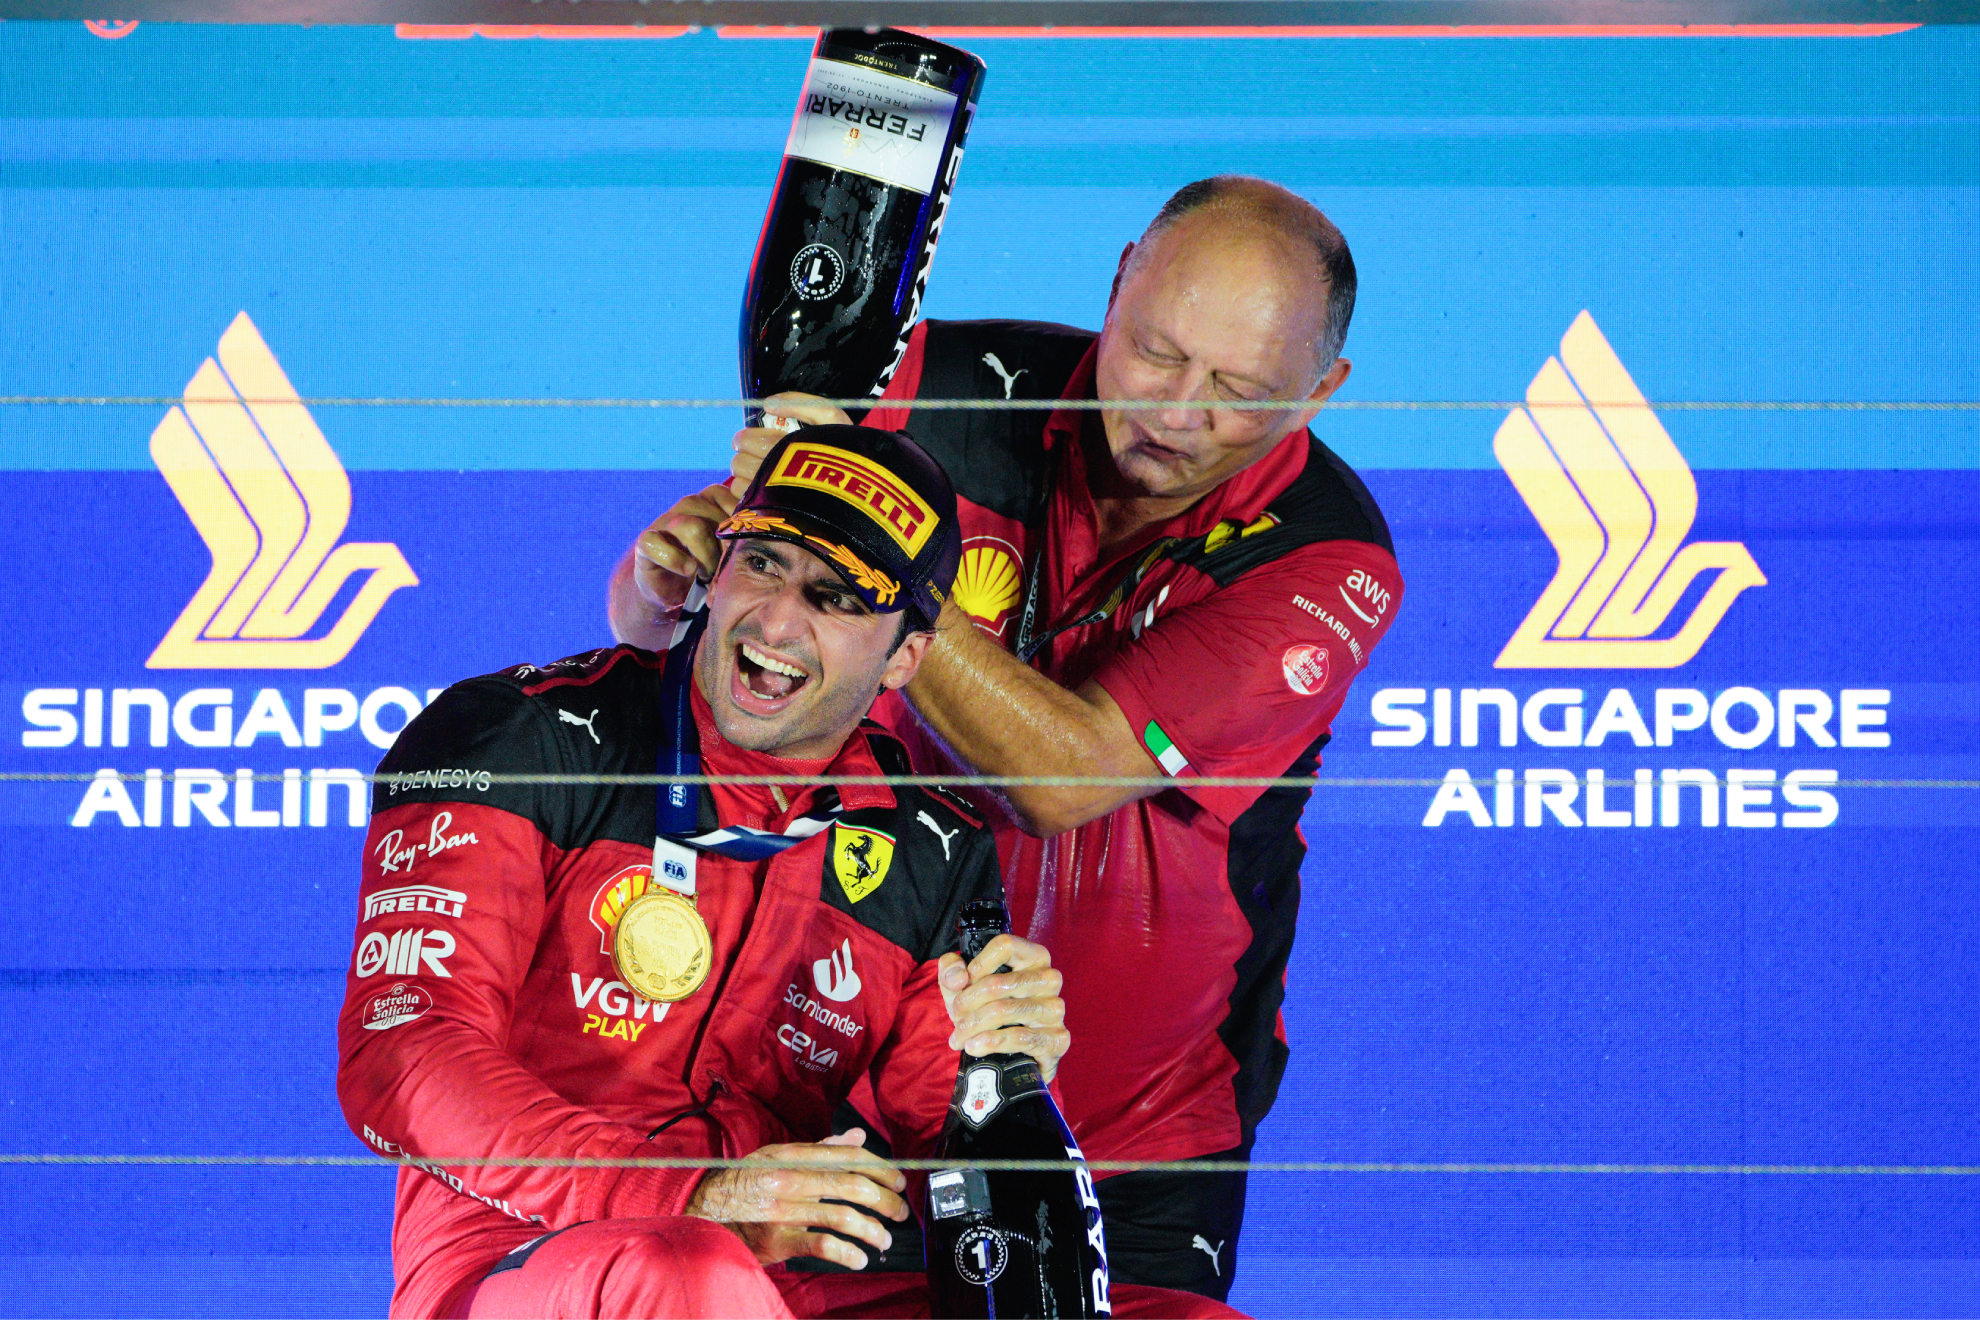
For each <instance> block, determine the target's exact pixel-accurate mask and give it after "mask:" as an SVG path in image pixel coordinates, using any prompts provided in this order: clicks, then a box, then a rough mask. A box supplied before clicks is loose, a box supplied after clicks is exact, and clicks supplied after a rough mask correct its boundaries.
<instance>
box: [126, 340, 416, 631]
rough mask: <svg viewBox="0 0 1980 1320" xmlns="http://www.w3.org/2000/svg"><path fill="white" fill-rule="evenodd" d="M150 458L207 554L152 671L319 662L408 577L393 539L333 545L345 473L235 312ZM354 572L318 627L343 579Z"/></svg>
mask: <svg viewBox="0 0 1980 1320" xmlns="http://www.w3.org/2000/svg"><path fill="white" fill-rule="evenodd" d="M151 457H152V461H153V462H154V463H156V464H157V465H158V470H159V472H160V473H162V474H163V475H164V477H165V482H166V484H167V485H169V486H170V487H171V488H172V493H173V494H174V495H176V496H177V497H178V499H179V503H180V505H181V506H183V507H184V509H185V511H186V516H187V517H188V518H190V519H192V524H193V527H194V528H195V529H196V530H197V531H198V532H199V535H200V539H201V540H203V541H205V542H206V548H207V550H208V551H209V552H210V553H211V554H212V556H213V568H212V570H211V572H209V573H208V574H207V578H206V581H205V582H203V583H202V584H201V585H200V587H199V589H198V590H197V591H195V592H194V593H193V596H192V599H191V600H190V601H189V602H187V604H186V607H185V609H184V610H183V611H181V612H180V614H179V617H178V618H177V619H176V620H175V621H174V622H173V624H172V626H171V627H170V628H169V629H167V630H166V633H165V638H164V640H163V641H161V642H159V644H158V648H157V649H156V650H155V651H153V652H152V653H151V658H150V659H148V660H146V661H145V664H146V666H147V667H149V668H152V669H324V668H328V667H329V666H331V665H334V664H336V663H337V662H338V661H340V660H342V659H343V658H344V657H345V656H346V655H348V654H350V651H351V648H352V647H353V646H355V645H356V644H357V640H358V638H359V637H361V636H363V635H364V631H365V629H366V628H368V627H370V626H371V621H372V620H373V619H374V618H376V617H377V616H378V612H379V611H380V610H381V609H383V608H384V606H385V601H386V598H387V597H389V596H390V595H391V594H392V593H393V592H395V591H397V590H399V589H400V588H401V587H411V586H416V585H418V583H419V578H418V576H417V575H416V574H415V573H414V572H413V571H412V566H411V565H409V564H408V563H407V562H406V557H405V556H404V555H403V554H401V553H400V552H399V548H398V547H397V546H396V545H392V544H389V543H385V542H362V543H352V544H348V545H339V544H338V541H339V540H340V539H341V538H342V537H343V535H344V528H345V526H346V525H347V524H348V523H349V521H350V514H351V483H350V478H349V477H348V476H346V475H345V472H344V467H343V464H342V463H340V462H339V461H338V459H337V454H336V451H335V450H333V449H331V447H330V442H329V441H328V440H326V439H324V437H323V432H322V431H320V430H319V429H318V428H317V425H316V421H315V419H314V418H313V417H311V416H310V413H309V409H308V408H306V407H304V406H303V402H302V399H301V397H300V396H299V395H298V394H297V393H296V391H295V388H294V386H292V385H291V384H290V383H289V378H288V377H287V376H286V375H285V374H283V371H282V368H281V365H280V364H279V363H277V362H276V360H275V355H274V353H272V352H271V351H270V350H269V348H268V345H267V343H266V341H264V340H263V339H262V337H261V333H260V331H258V330H256V329H255V326H254V323H253V322H252V321H250V320H249V319H248V315H247V313H246V312H242V313H241V314H240V315H239V316H236V317H235V318H234V323H233V324H232V325H230V326H229V327H228V328H227V331H226V333H225V334H223V335H221V336H220V348H219V353H218V355H217V360H216V359H215V358H208V359H207V360H206V361H205V363H203V364H202V365H201V366H200V369H199V370H198V371H197V372H195V373H194V375H193V378H192V380H191V381H190V382H189V383H188V384H187V386H186V392H185V398H184V400H183V402H182V403H181V404H180V405H178V406H176V407H174V408H173V409H172V410H171V411H170V412H168V413H167V414H166V415H165V420H164V421H162V422H160V423H159V424H158V428H157V429H156V430H155V431H153V432H152V435H151ZM360 573H362V574H365V575H366V577H365V578H364V581H363V583H362V585H361V586H360V587H359V588H358V592H357V595H356V596H355V597H354V598H353V599H352V600H351V602H350V604H349V605H348V606H346V607H345V609H344V612H343V614H342V615H341V616H339V617H338V618H337V619H336V620H335V622H334V623H332V624H331V625H330V627H329V628H328V630H327V631H324V632H322V633H321V635H320V636H311V634H312V633H314V632H317V631H318V625H319V624H321V623H322V622H323V621H324V614H325V612H326V611H327V610H328V609H329V607H330V605H331V604H332V602H333V601H335V600H336V598H337V596H338V594H339V592H341V591H342V589H343V587H344V584H345V583H346V582H348V581H349V580H350V579H351V578H353V577H355V576H356V575H358V574H360Z"/></svg>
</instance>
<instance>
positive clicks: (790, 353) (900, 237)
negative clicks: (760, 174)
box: [742, 28, 984, 425]
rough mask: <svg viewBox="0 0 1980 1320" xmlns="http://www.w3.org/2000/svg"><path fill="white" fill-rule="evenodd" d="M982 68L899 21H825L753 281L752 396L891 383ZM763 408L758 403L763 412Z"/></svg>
mask: <svg viewBox="0 0 1980 1320" xmlns="http://www.w3.org/2000/svg"><path fill="white" fill-rule="evenodd" d="M983 68H984V66H983V61H982V60H979V59H978V58H976V56H974V55H972V54H970V53H969V52H968V51H965V50H957V49H956V48H955V47H953V46H945V45H943V44H942V43H941V42H938V41H930V40H929V39H928V38H926V37H920V36H916V35H914V34H913V33H911V32H899V31H895V30H894V29H892V28H879V29H876V30H866V29H861V28H828V29H826V30H825V31H824V32H821V33H820V34H819V36H818V43H817V45H816V46H814V47H813V48H812V52H811V65H810V68H809V70H808V72H807V73H806V76H805V82H804V91H803V93H802V94H801V95H800V96H799V97H798V107H797V114H796V115H795V116H794V117H793V118H792V120H791V133H790V138H789V140H788V141H786V142H785V144H784V163H783V168H782V170H781V171H779V173H778V175H777V186H776V188H775V189H774V190H773V191H772V192H771V194H770V211H769V214H768V215H766V216H765V217H764V221H763V232H762V234H760V235H759V236H758V238H757V240H756V255H755V257H754V258H753V259H752V260H751V262H750V269H749V287H748V288H747V290H745V292H744V294H743V306H742V390H743V394H744V395H745V396H746V397H748V398H752V399H760V398H762V397H764V396H765V395H768V394H774V393H776V392H777V391H779V390H802V391H804V392H806V393H809V394H819V395H823V396H825V397H826V398H861V397H872V396H877V395H878V394H879V393H880V392H881V391H882V390H884V389H886V388H887V382H888V381H890V380H892V379H893V376H894V371H895V369H896V368H897V367H899V366H900V364H901V358H902V357H903V355H905V354H906V352H907V344H908V331H909V330H910V329H912V328H913V326H914V323H915V322H916V321H917V320H919V319H920V316H921V299H922V295H923V293H924V291H925V290H926V289H927V287H928V270H929V266H930V265H931V264H932V263H933V261H934V259H935V242H936V239H938V238H939V237H940V236H941V233H942V219H943V217H944V215H946V214H947V212H948V207H949V194H950V192H951V190H952V189H953V188H954V186H955V181H956V169H957V167H958V166H959V165H960V164H961V163H962V152H963V137H964V135H965V134H967V133H968V131H969V121H970V116H971V114H972V113H973V112H974V111H975V108H976V97H977V93H978V91H979V90H980V89H981V88H982V86H983ZM761 416H762V414H761V412H760V410H757V409H750V410H749V421H750V424H751V425H755V424H757V423H758V422H759V421H760V420H761Z"/></svg>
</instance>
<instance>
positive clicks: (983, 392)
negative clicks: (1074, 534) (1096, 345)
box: [903, 321, 1095, 524]
mask: <svg viewBox="0 0 1980 1320" xmlns="http://www.w3.org/2000/svg"><path fill="white" fill-rule="evenodd" d="M927 325H928V333H927V335H926V336H925V337H924V339H923V341H922V360H921V384H920V387H919V389H918V391H917V393H918V395H919V396H920V397H921V398H925V399H1036V400H1038V401H1039V404H1040V406H1039V408H1038V409H1037V410H1035V411H1034V410H1032V409H1023V410H1018V411H1008V412H1007V411H991V410H983V411H972V410H961V409H923V410H919V411H915V412H912V413H910V414H909V416H908V421H907V425H906V426H905V427H904V428H903V429H904V430H905V431H907V433H908V434H909V435H911V436H913V437H914V438H915V439H916V440H917V441H919V442H920V443H921V444H922V445H923V446H924V447H925V448H926V449H927V450H928V452H929V453H931V454H933V455H934V456H935V458H936V460H937V461H938V462H940V463H941V464H942V467H943V469H944V470H945V471H947V472H948V474H949V480H950V481H951V482H952V483H954V485H955V488H956V494H958V495H960V496H962V497H963V498H964V499H966V500H969V501H970V502H971V503H973V504H977V505H980V506H981V507H983V508H986V509H989V510H990V511H991V512H992V513H996V514H999V515H1000V516H1002V517H1006V518H1013V519H1015V520H1017V521H1018V522H1021V523H1025V524H1031V523H1035V522H1037V521H1038V520H1039V518H1040V517H1041V516H1042V515H1043V513H1044V509H1045V491H1046V477H1047V475H1048V473H1049V468H1048V466H1047V464H1046V463H1045V461H1044V435H1045V423H1046V421H1047V420H1048V419H1050V417H1051V415H1052V411H1053V409H1054V408H1055V407H1056V406H1057V404H1058V402H1059V398H1060V396H1061V395H1062V394H1064V393H1065V388H1066V382H1067V381H1068V380H1070V379H1071V378H1072V374H1073V370H1074V369H1075V368H1076V367H1078V366H1079V361H1080V359H1081V358H1083V357H1084V356H1086V350H1087V348H1088V347H1089V346H1090V345H1091V344H1092V343H1093V340H1094V338H1095V336H1094V334H1093V332H1092V331H1091V330H1080V329H1076V328H1075V327H1073V326H1069V325H1054V324H1051V323H1049V322H1045V321H929V322H928V323H927Z"/></svg>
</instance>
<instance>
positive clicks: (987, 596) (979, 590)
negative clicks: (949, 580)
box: [956, 538, 1024, 635]
mask: <svg viewBox="0 0 1980 1320" xmlns="http://www.w3.org/2000/svg"><path fill="white" fill-rule="evenodd" d="M972 539H977V538H972ZM1023 585H1024V584H1023V581H1022V579H1021V578H1020V576H1019V573H1018V561H1017V555H1016V553H1015V552H1013V551H1012V550H1011V549H1010V548H1009V547H1008V546H1006V545H1005V544H1004V542H1002V541H991V542H989V543H988V544H978V545H972V546H970V547H969V548H968V549H967V550H964V551H963V557H962V564H961V566H960V567H958V568H957V570H956V604H957V606H959V607H960V608H961V609H962V612H963V613H965V614H967V615H969V616H970V617H971V618H973V619H980V620H982V621H983V622H984V623H987V624H992V625H994V624H996V623H997V621H998V620H1000V619H1001V618H1003V616H1004V614H1005V613H1006V612H1007V611H1008V610H1009V609H1010V608H1011V607H1012V606H1013V605H1016V604H1017V603H1018V595H1019V593H1020V592H1021V591H1022V589H1023ZM997 632H998V633H999V634H1000V635H1001V634H1002V632H1003V629H1002V628H998V629H997Z"/></svg>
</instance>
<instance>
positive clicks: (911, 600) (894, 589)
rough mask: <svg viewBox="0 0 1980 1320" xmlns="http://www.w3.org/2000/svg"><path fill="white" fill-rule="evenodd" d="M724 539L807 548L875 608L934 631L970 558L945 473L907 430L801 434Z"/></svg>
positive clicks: (769, 464)
mask: <svg viewBox="0 0 1980 1320" xmlns="http://www.w3.org/2000/svg"><path fill="white" fill-rule="evenodd" d="M715 534H716V535H717V536H719V537H721V538H722V539H724V540H735V539H737V538H740V537H764V538H768V539H770V540H776V541H790V542H793V543H795V544H797V545H801V546H803V547H804V548H805V549H807V550H809V551H811V552H812V553H813V554H815V555H817V556H818V557H819V558H821V559H823V560H824V561H825V562H826V563H828V564H830V565H831V566H832V567H833V568H834V569H836V570H838V574H839V576H840V577H842V578H844V579H845V580H846V585H848V586H850V587H851V588H852V589H853V590H854V591H856V592H858V593H859V596H860V599H862V600H864V601H865V602H866V603H867V604H868V605H871V606H872V607H873V608H874V609H875V610H877V611H879V612H880V613H882V614H892V613H894V612H896V611H898V610H902V609H908V608H913V609H914V610H916V611H918V612H919V613H920V615H921V622H922V623H923V624H924V625H931V626H932V625H933V623H934V621H935V617H936V616H937V615H938V614H940V613H941V612H942V602H943V601H945V600H947V599H948V598H949V592H950V590H951V589H952V588H953V587H954V586H955V581H956V565H957V564H958V562H960V560H961V558H962V532H961V529H960V528H959V526H958V525H957V522H956V494H955V491H954V490H953V489H952V488H951V487H950V485H949V477H948V474H947V473H945V472H944V471H942V465H941V464H940V463H937V462H936V461H935V460H934V459H933V458H931V457H930V456H929V454H928V451H927V450H925V449H923V448H922V447H921V446H920V445H918V444H916V443H915V442H914V441H913V440H911V439H909V438H908V437H907V436H905V435H902V434H901V433H900V432H898V431H879V430H874V429H872V428H870V427H865V426H807V427H804V428H801V429H799V430H796V431H793V432H791V433H790V435H788V436H786V437H785V438H784V439H783V440H781V441H779V442H778V443H777V447H776V448H775V449H772V450H771V451H770V453H769V456H768V457H766V458H765V459H764V460H763V466H762V467H761V468H759V469H757V473H756V479H755V480H754V481H752V482H751V483H750V486H749V489H748V490H746V491H744V492H743V497H742V502H741V503H740V504H738V505H737V506H736V511H735V512H734V513H733V514H731V515H730V516H729V518H728V520H727V521H725V522H724V523H723V524H722V525H721V526H720V527H719V528H717V529H716V533H715Z"/></svg>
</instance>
